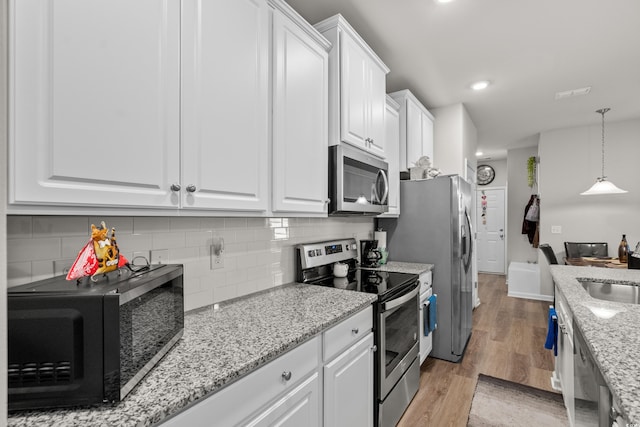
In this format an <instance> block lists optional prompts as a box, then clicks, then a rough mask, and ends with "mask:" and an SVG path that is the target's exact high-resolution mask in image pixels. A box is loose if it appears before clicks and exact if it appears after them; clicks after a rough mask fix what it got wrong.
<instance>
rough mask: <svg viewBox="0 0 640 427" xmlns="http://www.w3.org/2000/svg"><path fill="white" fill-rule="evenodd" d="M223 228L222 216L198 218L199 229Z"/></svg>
mask: <svg viewBox="0 0 640 427" xmlns="http://www.w3.org/2000/svg"><path fill="white" fill-rule="evenodd" d="M223 228H224V218H213V217H207V218H200V230H221V229H223Z"/></svg>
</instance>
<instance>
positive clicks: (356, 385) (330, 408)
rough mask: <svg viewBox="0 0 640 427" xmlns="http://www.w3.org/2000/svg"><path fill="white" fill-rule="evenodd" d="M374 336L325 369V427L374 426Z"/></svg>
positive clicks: (330, 363) (333, 361)
mask: <svg viewBox="0 0 640 427" xmlns="http://www.w3.org/2000/svg"><path fill="white" fill-rule="evenodd" d="M372 347H373V334H372V333H369V334H368V335H367V336H366V337H365V338H363V339H362V340H361V341H360V342H358V343H357V344H354V345H353V346H352V347H351V348H349V349H348V350H346V351H345V352H344V353H342V354H341V355H339V356H338V357H336V358H335V359H334V360H332V361H331V362H329V363H328V364H327V365H325V367H324V425H326V426H336V427H340V426H345V427H356V426H362V427H368V426H372V425H373V371H374V369H373V351H372Z"/></svg>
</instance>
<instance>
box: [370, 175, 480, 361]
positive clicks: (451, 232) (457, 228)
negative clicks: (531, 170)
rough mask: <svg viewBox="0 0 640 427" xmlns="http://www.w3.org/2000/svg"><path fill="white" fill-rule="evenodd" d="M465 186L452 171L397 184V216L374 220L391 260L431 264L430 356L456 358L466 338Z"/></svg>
mask: <svg viewBox="0 0 640 427" xmlns="http://www.w3.org/2000/svg"><path fill="white" fill-rule="evenodd" d="M471 209H472V207H471V186H470V184H469V183H467V182H466V181H465V180H464V179H462V178H461V177H460V176H457V175H449V176H442V177H438V178H435V179H427V180H419V181H401V182H400V212H401V215H400V217H399V218H397V219H379V220H377V227H381V228H382V229H384V230H386V231H387V247H388V249H389V257H390V259H391V260H398V261H405V262H420V263H429V264H433V265H434V269H433V285H432V288H433V293H434V294H437V295H438V303H437V305H438V307H437V323H438V328H437V329H436V330H435V331H433V350H432V352H431V356H433V357H436V358H439V359H444V360H449V361H452V362H458V361H460V359H462V356H463V354H464V351H465V348H466V346H467V343H468V341H469V338H470V336H471V313H472V310H473V301H472V277H471V275H472V271H471V264H472V257H473V256H474V255H473V246H472V233H471V220H470V217H469V212H470V211H471Z"/></svg>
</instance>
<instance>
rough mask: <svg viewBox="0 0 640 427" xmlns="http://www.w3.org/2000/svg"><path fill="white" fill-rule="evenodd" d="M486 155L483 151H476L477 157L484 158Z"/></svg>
mask: <svg viewBox="0 0 640 427" xmlns="http://www.w3.org/2000/svg"><path fill="white" fill-rule="evenodd" d="M483 154H484V153H483V152H482V151H476V157H477V156H482V155H483Z"/></svg>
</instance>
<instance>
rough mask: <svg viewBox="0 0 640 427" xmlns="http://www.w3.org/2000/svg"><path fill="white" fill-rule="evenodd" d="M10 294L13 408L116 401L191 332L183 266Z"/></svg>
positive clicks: (43, 284)
mask: <svg viewBox="0 0 640 427" xmlns="http://www.w3.org/2000/svg"><path fill="white" fill-rule="evenodd" d="M121 272H122V274H120V275H119V274H117V273H116V272H113V273H109V275H107V276H106V277H105V278H102V279H101V280H100V281H99V282H98V283H93V282H91V281H85V282H75V281H67V280H65V276H58V277H54V278H51V279H46V280H41V281H38V282H34V283H30V284H26V285H21V286H16V287H13V288H9V289H8V332H9V340H8V353H9V354H8V357H9V369H8V377H7V378H8V389H9V393H8V400H9V410H21V409H32V408H53V407H64V406H76V405H91V404H96V403H107V402H116V401H119V400H121V399H122V398H124V396H126V395H127V393H129V392H130V391H131V390H132V389H133V387H134V386H135V385H136V384H137V383H138V382H139V381H140V380H141V379H142V378H143V377H144V376H145V375H146V374H147V373H148V372H149V371H150V370H151V369H152V368H153V367H154V366H155V365H156V364H157V363H158V361H159V360H160V359H161V358H162V357H163V356H164V355H165V354H166V353H167V352H168V351H169V349H170V348H171V347H172V346H173V345H174V344H175V343H176V342H177V341H178V340H179V338H180V337H181V336H182V333H183V329H184V302H183V271H182V265H154V266H151V268H147V269H145V270H144V271H136V272H128V271H127V270H124V269H123V270H121Z"/></svg>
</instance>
